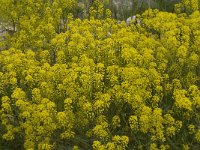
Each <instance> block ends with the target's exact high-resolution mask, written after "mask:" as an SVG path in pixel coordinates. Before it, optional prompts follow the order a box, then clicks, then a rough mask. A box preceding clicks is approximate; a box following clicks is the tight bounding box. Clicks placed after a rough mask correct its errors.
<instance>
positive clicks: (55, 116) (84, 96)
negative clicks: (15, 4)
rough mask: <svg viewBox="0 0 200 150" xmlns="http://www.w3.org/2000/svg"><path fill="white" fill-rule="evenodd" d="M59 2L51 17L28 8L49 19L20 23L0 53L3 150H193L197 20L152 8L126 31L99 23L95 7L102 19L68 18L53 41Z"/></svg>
mask: <svg viewBox="0 0 200 150" xmlns="http://www.w3.org/2000/svg"><path fill="white" fill-rule="evenodd" d="M30 2H31V1H30ZM59 2H60V1H58V0H57V1H54V4H53V5H52V6H51V5H50V6H51V7H53V8H51V7H50V6H49V7H45V6H46V5H45V6H40V5H38V4H37V3H34V4H31V5H38V6H37V7H38V9H42V8H41V7H45V11H44V14H43V15H44V16H43V17H44V18H45V19H46V20H45V19H44V20H42V21H41V22H38V21H37V19H38V18H37V17H35V16H34V15H31V14H30V16H29V17H30V18H29V19H28V18H26V19H24V20H23V19H22V20H21V23H20V25H19V27H20V28H19V32H16V34H15V35H13V37H10V38H8V41H6V42H7V44H10V48H8V49H5V50H2V51H1V52H0V128H1V130H0V132H1V134H0V135H2V137H1V138H0V144H1V143H8V145H9V148H10V149H19V148H22V149H33V150H34V149H38V150H53V149H62V148H63V147H65V148H66V147H67V148H71V149H73V148H74V149H78V148H80V149H95V150H107V149H108V150H125V149H152V150H154V149H163V150H164V149H177V148H183V149H194V148H197V147H198V146H199V144H200V128H199V127H200V126H199V125H200V89H199V87H200V72H199V70H200V51H199V46H200V28H199V24H200V13H199V11H195V12H194V13H192V14H191V15H189V16H187V15H186V14H175V13H167V12H159V11H158V10H150V9H149V10H148V11H146V12H144V13H143V14H142V15H141V16H138V18H139V17H140V19H139V20H136V21H135V22H133V23H132V24H130V25H129V26H127V25H126V23H125V22H121V23H118V22H117V21H116V20H114V19H111V18H110V17H108V18H104V19H102V17H100V16H101V15H102V13H103V12H102V6H101V5H100V1H99V2H98V3H97V2H96V4H95V6H98V7H97V9H94V10H95V11H97V12H98V13H99V14H98V13H97V12H93V11H94V10H92V9H91V10H90V11H91V17H90V18H89V19H84V20H80V19H73V18H72V17H71V16H70V15H68V16H67V18H68V20H67V22H66V23H65V24H64V25H65V30H64V31H63V32H62V33H57V29H56V25H55V24H56V20H54V19H55V18H54V17H53V16H54V15H55V16H57V15H58V16H59V13H60V12H59V11H58V10H57V9H55V10H54V7H55V8H57V7H58V6H59V5H61V6H63V5H62V4H61V3H59ZM183 2H184V4H186V3H187V1H183ZM65 3H69V6H72V4H73V1H72V0H71V1H68V0H66V2H65ZM63 7H64V6H63ZM191 7H192V9H195V10H196V9H197V8H196V6H193V5H192V6H191ZM58 8H59V7H58ZM27 9H28V8H27ZM29 9H31V8H29ZM68 9H71V7H69V8H68ZM188 9H189V8H188ZM34 11H36V10H34ZM66 11H67V10H66ZM98 15H99V16H98ZM25 17H26V16H25ZM52 18H54V19H53V20H52ZM96 18H97V19H96ZM138 18H137V19H138ZM58 19H59V18H58ZM139 21H140V22H139ZM30 25H32V27H31V26H30ZM35 27H37V28H35ZM15 143H18V144H15ZM4 146H5V145H4ZM4 148H5V147H4ZM6 148H7V147H6ZM6 148H5V149H6ZM9 148H8V149H9Z"/></svg>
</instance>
